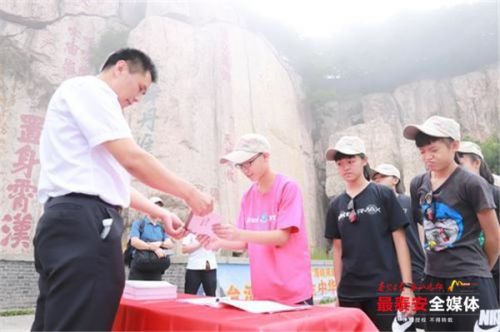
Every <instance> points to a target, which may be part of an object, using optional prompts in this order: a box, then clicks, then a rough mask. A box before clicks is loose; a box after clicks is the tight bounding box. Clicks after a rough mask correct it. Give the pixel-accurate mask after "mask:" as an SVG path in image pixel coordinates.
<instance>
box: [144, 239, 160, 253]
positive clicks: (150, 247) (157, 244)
mask: <svg viewBox="0 0 500 332" xmlns="http://www.w3.org/2000/svg"><path fill="white" fill-rule="evenodd" d="M146 243H147V245H148V250H151V251H155V250H156V249H158V248H160V246H161V241H155V242H146Z"/></svg>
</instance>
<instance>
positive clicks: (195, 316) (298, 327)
mask: <svg viewBox="0 0 500 332" xmlns="http://www.w3.org/2000/svg"><path fill="white" fill-rule="evenodd" d="M179 297H180V298H185V297H186V296H184V295H182V294H179ZM185 330H189V331H196V330H203V331H262V332H263V331H376V330H377V329H376V327H375V325H373V323H372V322H371V321H370V319H369V318H368V317H367V316H366V315H365V314H364V313H363V312H362V311H361V310H359V309H354V308H337V307H327V306H315V307H313V308H312V309H308V310H301V311H288V312H281V313H274V314H252V313H249V312H246V311H242V310H239V309H236V308H232V307H223V308H212V307H209V306H202V305H194V304H188V303H182V302H178V301H175V300H169V301H166V300H162V301H135V300H127V299H122V300H121V303H120V307H119V308H118V312H117V314H116V318H115V322H114V325H113V331H185Z"/></svg>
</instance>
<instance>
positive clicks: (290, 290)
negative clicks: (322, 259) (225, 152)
mask: <svg viewBox="0 0 500 332" xmlns="http://www.w3.org/2000/svg"><path fill="white" fill-rule="evenodd" d="M238 227H239V228H243V229H247V230H255V231H267V230H275V229H285V228H289V227H291V231H292V232H291V233H290V237H289V238H288V241H287V243H286V244H285V245H283V246H282V247H278V246H274V245H263V244H256V243H251V242H249V243H248V256H249V258H250V277H251V282H252V293H253V297H254V299H255V300H272V301H277V302H281V303H286V304H294V303H298V302H300V301H304V300H307V299H309V298H310V297H312V294H313V289H312V279H311V257H310V255H309V246H308V240H307V230H306V226H305V218H304V209H303V202H302V194H301V192H300V189H299V186H298V185H297V184H296V183H295V182H294V181H293V180H291V179H289V178H288V177H286V176H284V175H281V174H278V175H277V176H276V178H275V180H274V183H273V186H272V188H271V189H270V190H269V191H268V192H267V193H265V194H262V193H260V192H259V190H258V188H257V184H256V183H254V184H253V185H252V186H251V187H250V189H249V190H248V191H247V192H246V193H245V195H244V196H243V199H242V201H241V211H240V216H239V219H238Z"/></svg>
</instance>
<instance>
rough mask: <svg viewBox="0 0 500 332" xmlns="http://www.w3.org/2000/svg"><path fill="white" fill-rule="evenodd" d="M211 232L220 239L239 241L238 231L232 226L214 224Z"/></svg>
mask: <svg viewBox="0 0 500 332" xmlns="http://www.w3.org/2000/svg"><path fill="white" fill-rule="evenodd" d="M212 230H213V232H214V233H215V235H217V236H218V237H219V238H221V239H225V240H239V238H238V235H239V230H238V228H236V227H235V226H234V225H233V224H215V225H213V226H212Z"/></svg>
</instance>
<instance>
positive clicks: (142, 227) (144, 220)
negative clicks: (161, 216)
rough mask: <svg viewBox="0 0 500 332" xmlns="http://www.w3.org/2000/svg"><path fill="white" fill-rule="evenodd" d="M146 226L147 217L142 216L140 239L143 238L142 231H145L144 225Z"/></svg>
mask: <svg viewBox="0 0 500 332" xmlns="http://www.w3.org/2000/svg"><path fill="white" fill-rule="evenodd" d="M145 226H146V218H142V220H141V223H140V224H139V239H141V240H142V233H144V227H145Z"/></svg>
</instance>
